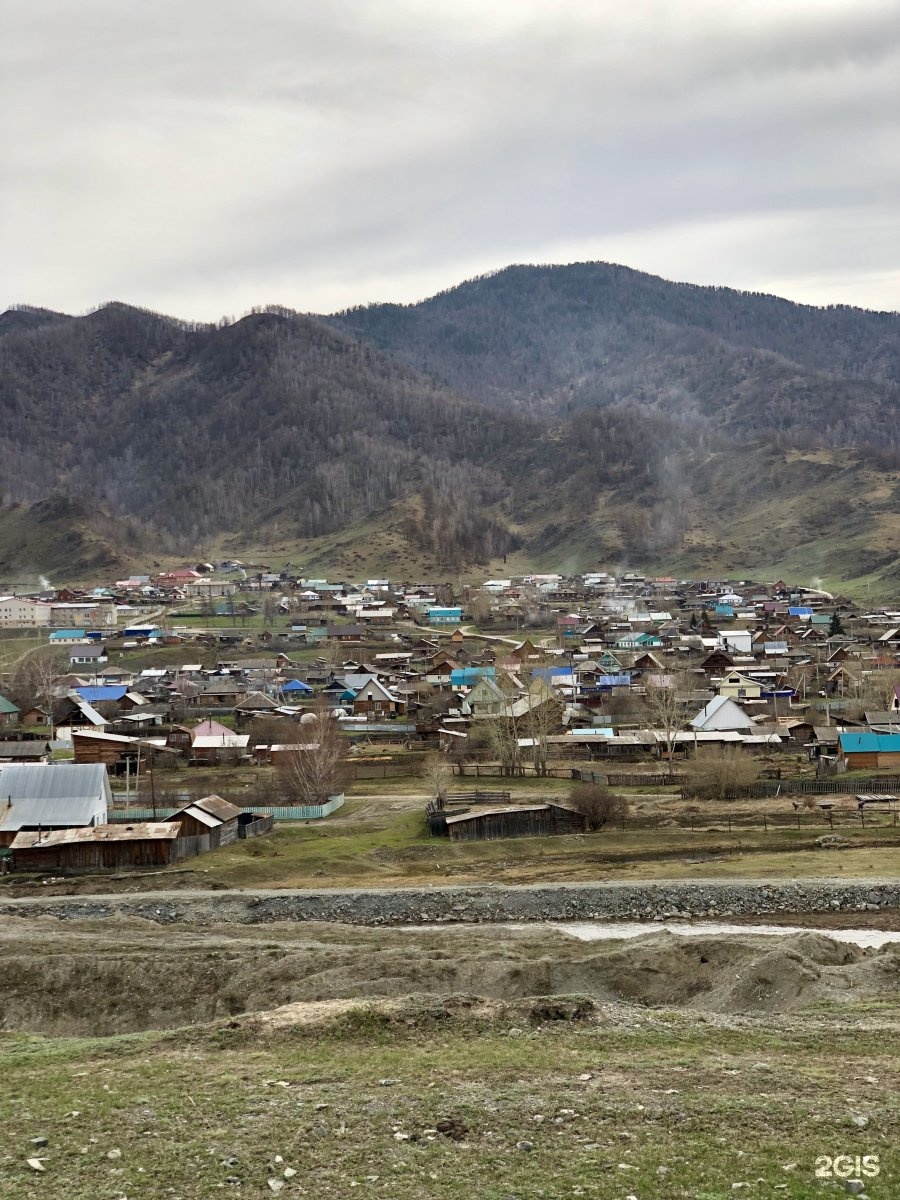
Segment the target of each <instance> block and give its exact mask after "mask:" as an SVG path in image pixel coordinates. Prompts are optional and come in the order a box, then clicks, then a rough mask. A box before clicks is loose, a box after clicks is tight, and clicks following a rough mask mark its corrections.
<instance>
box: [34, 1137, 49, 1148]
mask: <svg viewBox="0 0 900 1200" xmlns="http://www.w3.org/2000/svg"><path fill="white" fill-rule="evenodd" d="M31 1144H32V1146H35V1147H36V1148H37V1149H38V1150H40V1148H41V1147H42V1146H46V1145H47V1138H45V1137H43V1136H41V1137H33V1138H32V1139H31Z"/></svg>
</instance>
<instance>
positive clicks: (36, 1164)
mask: <svg viewBox="0 0 900 1200" xmlns="http://www.w3.org/2000/svg"><path fill="white" fill-rule="evenodd" d="M25 1161H26V1162H27V1163H28V1165H29V1167H31V1169H32V1171H46V1169H47V1168H46V1167H45V1166H44V1164H43V1163H42V1162H41V1160H40V1159H39V1158H26V1159H25Z"/></svg>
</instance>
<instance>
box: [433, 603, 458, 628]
mask: <svg viewBox="0 0 900 1200" xmlns="http://www.w3.org/2000/svg"><path fill="white" fill-rule="evenodd" d="M427 615H428V624H429V625H454V626H456V625H459V623H460V622H461V621H462V609H461V608H450V607H448V608H440V607H435V608H429V609H428V614H427Z"/></svg>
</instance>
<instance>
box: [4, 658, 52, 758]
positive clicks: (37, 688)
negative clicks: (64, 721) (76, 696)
mask: <svg viewBox="0 0 900 1200" xmlns="http://www.w3.org/2000/svg"><path fill="white" fill-rule="evenodd" d="M64 661H65V660H64V652H63V651H62V650H60V649H59V647H57V646H49V645H44V646H36V647H34V649H32V650H27V651H26V652H25V653H24V654H23V655H22V656H21V657H20V658H19V659H18V660H17V662H16V663H15V665H14V667H13V669H12V671H11V673H10V681H9V693H10V698H11V699H12V700H13V701H14V702H15V703H16V704H17V705H18V707H19V709H20V710H21V711H22V712H25V711H26V710H27V709H29V708H40V709H41V710H42V711H43V712H46V714H47V721H48V723H49V726H50V737H51V739H52V738H53V731H54V730H53V726H54V721H53V706H54V704H55V703H56V700H57V698H58V695H57V693H58V691H59V680H60V678H61V676H62V674H63V670H64Z"/></svg>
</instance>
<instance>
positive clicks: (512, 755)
mask: <svg viewBox="0 0 900 1200" xmlns="http://www.w3.org/2000/svg"><path fill="white" fill-rule="evenodd" d="M485 729H486V730H487V732H488V736H489V738H490V746H491V750H492V751H493V753H494V754H495V755H496V757H497V759H498V761H499V763H500V774H501V775H521V774H522V748H521V746H520V745H519V736H520V734H519V723H518V721H517V719H516V718H515V717H514V716H513V715H512V713H511V712H510V711H509V710H507V711H506V712H505V713H501V714H500V715H499V716H497V717H491V718H490V720H488V721H486V722H485Z"/></svg>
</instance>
